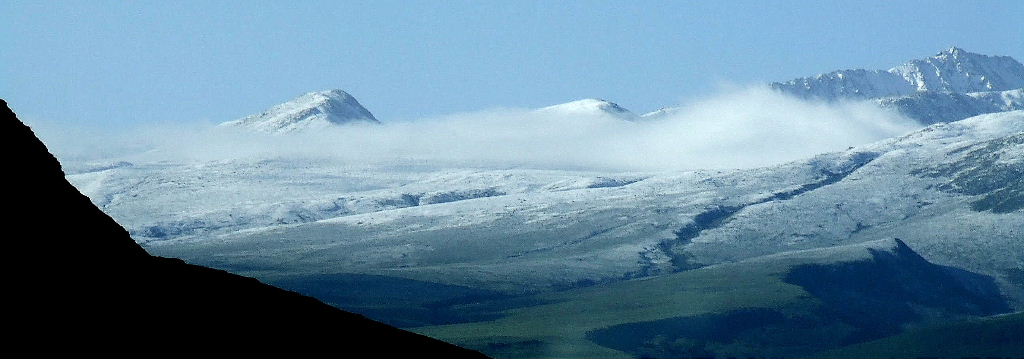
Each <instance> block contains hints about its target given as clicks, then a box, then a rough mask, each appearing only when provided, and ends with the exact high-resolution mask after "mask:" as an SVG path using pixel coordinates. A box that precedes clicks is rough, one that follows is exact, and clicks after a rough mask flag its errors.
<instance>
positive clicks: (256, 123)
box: [221, 90, 380, 133]
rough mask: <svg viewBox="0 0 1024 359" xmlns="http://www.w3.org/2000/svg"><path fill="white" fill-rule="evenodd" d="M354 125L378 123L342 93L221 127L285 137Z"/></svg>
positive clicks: (313, 95) (315, 95) (305, 98)
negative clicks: (309, 130)
mask: <svg viewBox="0 0 1024 359" xmlns="http://www.w3.org/2000/svg"><path fill="white" fill-rule="evenodd" d="M353 123H371V124H377V123H380V122H379V121H377V119H376V118H375V117H373V114H371V113H370V111H368V110H367V109H366V108H364V107H363V105H361V104H359V101H356V99H355V97H352V95H349V94H348V93H346V92H345V91H342V90H329V91H318V92H310V93H307V94H305V95H302V96H299V97H298V98H295V99H294V100H291V101H288V102H285V103H282V104H280V105H277V106H274V107H271V108H270V109H268V110H266V111H264V112H263V113H260V114H257V115H250V116H246V117H245V118H242V119H239V120H234V121H228V122H224V123H223V124H221V125H222V126H240V127H247V128H251V129H254V130H257V131H261V132H267V133H285V132H292V131H303V130H308V129H317V128H327V127H331V126H334V125H344V124H353Z"/></svg>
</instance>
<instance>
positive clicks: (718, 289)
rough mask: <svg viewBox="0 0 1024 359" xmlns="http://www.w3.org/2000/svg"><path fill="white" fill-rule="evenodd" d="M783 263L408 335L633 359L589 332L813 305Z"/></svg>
mask: <svg viewBox="0 0 1024 359" xmlns="http://www.w3.org/2000/svg"><path fill="white" fill-rule="evenodd" d="M787 269H788V265H785V264H783V263H782V262H773V263H737V264H728V265H721V266H715V267H709V268H703V269H698V270H693V271H687V272H681V273H676V274H671V275H667V276H662V277H655V278H651V279H647V280H634V281H627V282H620V283H615V284H611V285H601V286H594V287H589V288H583V289H576V290H570V291H565V292H557V293H549V294H543V295H539V296H538V297H537V298H536V299H538V300H540V301H544V302H546V303H548V304H543V305H537V306H532V307H526V308H517V309H511V310H508V311H506V312H505V314H507V316H505V317H503V318H500V319H497V320H493V321H486V322H476V323H465V324H455V325H445V326H433V327H420V328H414V329H413V331H416V332H419V333H422V334H425V335H428V336H431V337H434V338H440V339H442V340H447V341H450V342H454V343H458V344H460V345H463V346H465V347H469V348H474V349H479V350H482V351H484V352H486V353H488V354H490V355H493V356H498V357H539V356H543V357H570V356H571V357H630V356H631V355H630V354H627V353H623V352H620V351H616V350H612V349H609V348H605V347H602V346H599V345H597V344H594V343H592V342H590V341H589V340H587V339H586V334H587V332H589V331H592V330H596V329H601V328H606V327H609V326H613V325H617V324H625V323H635V322H643V321H653V320H658V319H665V318H673V317H680V316H692V315H700V314H706V313H721V312H725V311H728V310H733V309H737V308H752V307H761V308H777V309H781V308H783V307H793V304H799V303H801V302H803V303H808V304H809V302H810V301H813V299H811V298H809V295H808V294H807V293H806V292H805V291H804V290H803V289H802V288H800V287H798V286H795V285H791V284H787V283H784V282H782V280H781V278H782V276H783V275H784V274H785V272H786V270H787Z"/></svg>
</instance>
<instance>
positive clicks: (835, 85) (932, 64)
mask: <svg viewBox="0 0 1024 359" xmlns="http://www.w3.org/2000/svg"><path fill="white" fill-rule="evenodd" d="M769 86H771V87H772V88H774V89H776V90H779V91H782V92H785V93H788V94H791V95H795V96H798V97H802V98H814V99H823V100H830V101H834V100H840V99H869V98H879V97H893V96H908V95H913V94H915V93H917V92H922V91H934V92H956V93H968V92H989V91H1007V90H1014V89H1019V88H1022V87H1024V65H1022V64H1021V63H1019V62H1017V61H1016V60H1014V59H1013V58H1011V57H1008V56H987V55H981V54H975V53H971V52H967V51H964V50H962V49H960V48H956V47H952V48H950V49H947V50H945V51H942V52H940V53H938V54H936V55H935V56H932V57H928V58H924V59H918V60H912V61H909V62H907V63H905V64H902V65H899V66H896V67H893V68H891V69H889V70H887V71H880V70H840V71H833V72H829V73H825V74H820V75H817V76H812V77H804V78H799V79H795V80H790V81H786V82H775V83H771V84H770V85H769Z"/></svg>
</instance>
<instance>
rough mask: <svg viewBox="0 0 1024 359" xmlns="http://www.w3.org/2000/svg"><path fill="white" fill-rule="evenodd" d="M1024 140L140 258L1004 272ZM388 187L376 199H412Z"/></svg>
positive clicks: (303, 268) (638, 272)
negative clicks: (850, 255)
mask: <svg viewBox="0 0 1024 359" xmlns="http://www.w3.org/2000/svg"><path fill="white" fill-rule="evenodd" d="M1022 133H1024V112H1022V111H1015V112H1005V113H998V114H989V115H983V116H978V117H975V118H972V119H969V120H965V121H959V122H955V123H949V124H939V125H934V126H931V127H928V128H926V129H924V130H921V131H918V132H915V133H912V134H909V135H906V136H903V137H899V138H895V139H891V140H886V141H882V142H879V143H876V144H872V145H868V146H862V147H858V148H853V149H850V150H848V151H845V152H840V153H832V154H824V155H820V156H816V157H814V158H811V159H808V160H804V161H797V162H793V163H789V164H785V165H780V166H774V167H768V168H760V169H752V170H736V171H694V172H685V173H679V174H648V175H643V176H640V175H628V176H626V175H620V176H613V177H611V178H613V180H610V181H597V179H596V176H593V175H584V176H575V175H572V174H569V173H563V174H558V175H556V176H554V177H545V176H550V173H548V174H545V173H529V172H522V173H519V175H521V176H522V177H519V178H518V179H506V178H505V177H504V176H505V175H508V174H509V173H505V174H501V173H502V172H501V171H498V172H489V171H485V172H483V173H482V174H480V175H481V176H482V178H483V179H482V180H481V182H475V183H474V182H473V181H464V180H453V179H446V178H443V177H435V178H437V179H438V181H437V182H436V183H433V184H423V185H424V186H426V187H425V188H431V187H434V188H441V187H444V188H443V191H446V192H452V191H456V192H458V191H469V190H481V189H486V188H494V191H493V192H489V193H491V194H492V195H487V196H476V197H475V198H472V199H464V200H457V201H446V202H444V203H427V204H426V205H424V204H423V203H421V202H422V201H420V205H415V206H412V205H409V206H404V207H403V208H379V209H378V210H373V211H366V212H358V213H357V212H353V213H342V214H339V215H337V216H335V217H334V218H330V219H324V220H319V221H315V222H305V223H297V224H289V225H274V226H268V227H264V228H254V229H248V230H242V231H237V232H231V231H228V232H225V233H223V234H220V235H216V236H202V235H200V236H191V237H189V239H190V240H187V241H186V240H173V239H174V237H170V236H169V237H168V238H165V239H171V240H164V241H155V242H150V244H149V246H148V249H149V250H150V251H152V252H154V253H156V254H160V255H167V256H176V257H182V258H186V259H189V260H192V261H196V262H199V263H204V264H208V265H213V266H216V267H221V268H226V269H230V270H235V271H241V272H245V273H246V274H250V275H256V276H273V275H281V274H289V273H291V274H297V273H311V272H317V273H367V274H382V275H391V276H398V277H406V278H411V279H419V280H427V281H434V282H441V283H448V284H459V285H469V286H474V287H480V288H488V289H497V290H504V291H511V292H515V291H523V290H543V289H551V288H561V287H570V286H576V285H581V284H587V283H594V282H602V281H615V280H621V279H625V278H636V277H644V276H650V275H656V274H661V273H668V272H673V271H678V270H685V269H689V268H695V267H699V266H705V265H713V264H717V263H725V262H731V261H738V260H742V259H746V258H753V257H758V256H763V255H769V254H773V253H781V252H787V251H793V250H802V249H813V248H823V247H830V246H835V245H846V244H855V243H861V242H865V241H871V240H876V239H879V238H888V237H897V238H901V239H903V240H904V241H906V242H907V243H908V244H909V245H910V246H911V247H913V248H915V249H917V250H918V252H920V253H921V254H922V255H923V256H924V257H925V258H927V259H928V260H930V261H933V262H937V263H940V264H948V265H955V266H958V267H964V268H968V269H971V270H976V271H980V272H983V273H987V274H992V275H995V276H996V277H998V278H1009V277H1010V276H1011V275H1010V273H1011V271H1013V270H1019V269H1020V268H1024V233H1022V231H1021V228H1024V210H1022V208H1024V197H1022V196H1024V188H1022V182H1021V181H1020V180H1019V179H1020V176H1021V173H1024V167H1022V166H1024V149H1022V146H1024V145H1022V143H1024V135H1022ZM133 167H137V166H133ZM119 170H123V169H114V170H108V171H119ZM311 171H325V170H324V169H311ZM278 172H279V171H278ZM560 176H561V177H560ZM421 177H422V176H421ZM559 177H560V178H559ZM513 178H515V176H513ZM509 182H511V183H529V185H512V186H509V185H507V183H509ZM597 182H606V183H607V185H596V186H595V185H593V184H596V183H597ZM78 183H81V182H78V181H76V184H78ZM482 183H486V185H485V186H481V185H480V184H482ZM588 183H589V184H588ZM435 186H436V187H435ZM101 187H102V186H101ZM398 188H400V186H399V187H398ZM398 188H395V189H387V190H382V191H384V192H381V193H389V194H388V196H390V197H392V198H398V196H401V195H402V194H405V193H408V192H413V191H406V190H404V189H402V190H399V189H398ZM511 188H520V189H528V190H518V191H517V190H512V189H511ZM556 189H561V190H556ZM131 192H132V191H131V190H129V191H127V193H126V194H125V195H129V194H128V193H131ZM91 196H95V195H91ZM331 196H333V197H331ZM346 196H347V195H346ZM337 197H339V195H337V194H331V195H330V196H327V197H326V198H337ZM456 197H458V196H456ZM323 198H324V197H321V199H323ZM421 198H422V197H421ZM93 199H94V200H97V198H96V197H93ZM140 201H144V199H141V200H140ZM131 212H132V213H142V211H131ZM112 214H113V215H114V217H115V218H118V219H119V220H122V218H123V215H122V216H119V215H118V213H117V212H113V213H112ZM140 215H141V216H146V215H145V214H144V213H143V214H140ZM140 222H141V221H140ZM1005 283H1009V282H1005ZM1005 283H1004V284H1005ZM1008 285H1010V287H1008V288H1011V289H1012V288H1018V292H1019V287H1014V286H1015V285H1016V286H1019V284H1008ZM1018 294H1019V293H1018Z"/></svg>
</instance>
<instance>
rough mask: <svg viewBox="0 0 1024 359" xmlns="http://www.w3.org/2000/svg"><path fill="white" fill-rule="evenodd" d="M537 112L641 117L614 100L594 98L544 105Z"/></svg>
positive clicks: (618, 117)
mask: <svg viewBox="0 0 1024 359" xmlns="http://www.w3.org/2000/svg"><path fill="white" fill-rule="evenodd" d="M537 112H540V113H545V114H551V115H556V116H579V117H583V116H587V117H590V116H598V117H609V118H615V119H620V120H626V121H635V120H637V119H639V116H637V115H636V114H634V113H632V112H630V111H629V110H627V109H625V108H623V107H622V106H619V105H618V104H616V103H614V102H611V101H606V100H602V99H593V98H588V99H582V100H577V101H572V102H566V103H563V104H558V105H552V106H548V107H543V108H540V109H538V110H537Z"/></svg>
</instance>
